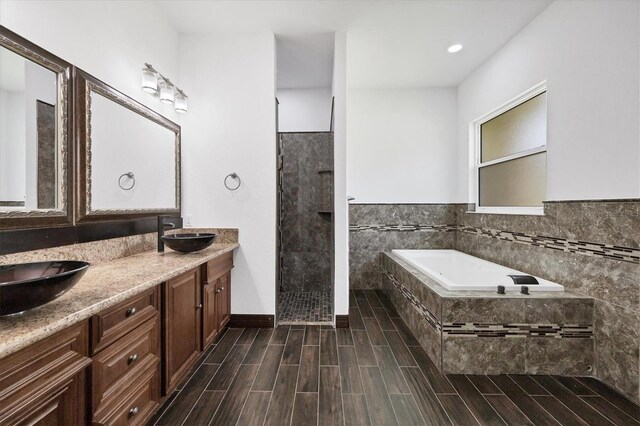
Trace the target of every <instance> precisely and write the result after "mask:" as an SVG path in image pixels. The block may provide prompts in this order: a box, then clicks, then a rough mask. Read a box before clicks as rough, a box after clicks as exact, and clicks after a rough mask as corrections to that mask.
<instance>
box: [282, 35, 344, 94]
mask: <svg viewBox="0 0 640 426" xmlns="http://www.w3.org/2000/svg"><path fill="white" fill-rule="evenodd" d="M334 40H335V37H334V33H321V34H297V35H277V36H276V73H277V74H276V77H277V86H278V89H300V88H305V89H309V88H321V87H331V83H332V79H333V47H334V45H335V41H334Z"/></svg>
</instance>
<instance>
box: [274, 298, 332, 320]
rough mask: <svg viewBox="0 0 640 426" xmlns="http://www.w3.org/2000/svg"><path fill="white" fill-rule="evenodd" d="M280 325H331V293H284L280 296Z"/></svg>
mask: <svg viewBox="0 0 640 426" xmlns="http://www.w3.org/2000/svg"><path fill="white" fill-rule="evenodd" d="M278 313H279V318H278V324H288V323H297V324H300V323H303V324H304V323H331V321H332V319H333V318H332V317H333V304H332V301H331V293H330V292H321V291H313V292H293V291H291V292H282V293H280V295H279V296H278Z"/></svg>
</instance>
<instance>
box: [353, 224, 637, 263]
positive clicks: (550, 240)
mask: <svg viewBox="0 0 640 426" xmlns="http://www.w3.org/2000/svg"><path fill="white" fill-rule="evenodd" d="M369 230H375V231H381V232H384V231H404V232H416V231H438V232H454V231H459V232H465V233H467V234H473V235H479V236H484V237H489V238H493V239H496V240H502V241H512V242H515V243H520V244H528V245H532V246H537V247H544V248H548V249H551V250H558V251H564V252H568V253H576V254H581V255H584V256H593V257H601V258H605V259H612V260H619V261H621V262H630V263H636V264H640V248H634V247H624V246H618V245H611V244H601V243H594V242H587V241H579V240H568V239H564V238H556V237H549V236H545V235H533V234H525V233H522V232H509V231H501V230H498V229H487V228H477V227H469V226H456V225H420V224H412V225H400V224H360V225H351V226H349V231H350V232H358V231H369Z"/></svg>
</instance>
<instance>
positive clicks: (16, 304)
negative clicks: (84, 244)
mask: <svg viewBox="0 0 640 426" xmlns="http://www.w3.org/2000/svg"><path fill="white" fill-rule="evenodd" d="M88 267H89V264H88V263H87V262H81V261H76V260H61V261H52V262H35V263H21V264H16V265H0V315H10V314H17V313H19V312H23V311H26V310H29V309H33V308H37V307H38V306H42V305H44V304H45V303H49V302H51V301H52V300H54V299H57V298H58V297H60V296H62V295H63V294H64V293H65V292H67V290H69V289H70V288H71V287H73V286H74V285H76V283H77V282H78V281H79V280H80V278H82V276H83V275H84V273H85V272H86V271H87V268H88Z"/></svg>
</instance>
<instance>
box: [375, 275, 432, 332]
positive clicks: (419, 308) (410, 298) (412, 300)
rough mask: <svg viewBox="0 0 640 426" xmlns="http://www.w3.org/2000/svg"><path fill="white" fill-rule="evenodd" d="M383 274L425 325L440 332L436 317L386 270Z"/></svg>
mask: <svg viewBox="0 0 640 426" xmlns="http://www.w3.org/2000/svg"><path fill="white" fill-rule="evenodd" d="M384 273H385V275H386V276H387V277H388V278H389V280H390V281H391V283H392V284H393V286H394V287H395V288H397V289H398V290H400V293H401V294H402V296H404V298H405V299H407V301H409V303H411V304H412V305H413V307H414V308H416V310H417V311H418V313H419V314H420V315H422V316H423V317H424V319H425V320H427V323H428V324H429V325H430V326H431V327H432V328H433V329H434V330H436V331H437V332H440V330H441V329H442V327H441V326H440V320H438V317H436V316H435V315H434V314H433V313H431V311H429V310H428V309H427V307H426V306H424V305H423V304H422V303H420V301H419V300H418V299H416V297H415V296H414V295H413V293H411V291H409V289H408V288H407V287H405V286H404V285H402V283H401V282H400V281H398V279H397V278H396V277H394V276H393V274H391V273H389V272H388V271H386V270H385V271H384Z"/></svg>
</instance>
